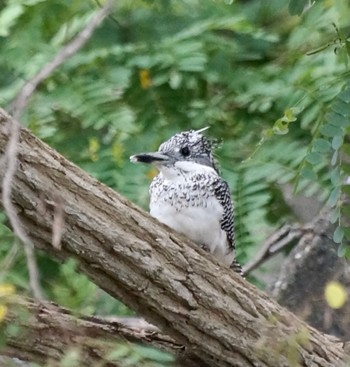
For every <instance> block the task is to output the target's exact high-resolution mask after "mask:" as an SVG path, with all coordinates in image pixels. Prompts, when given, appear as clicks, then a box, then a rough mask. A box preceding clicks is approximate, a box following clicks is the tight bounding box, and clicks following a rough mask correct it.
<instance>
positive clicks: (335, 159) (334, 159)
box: [331, 150, 338, 166]
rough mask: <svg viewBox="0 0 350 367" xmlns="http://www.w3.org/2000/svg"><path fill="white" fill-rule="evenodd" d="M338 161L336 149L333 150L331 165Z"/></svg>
mask: <svg viewBox="0 0 350 367" xmlns="http://www.w3.org/2000/svg"><path fill="white" fill-rule="evenodd" d="M337 163H338V150H335V151H334V153H333V156H332V159H331V165H332V166H334V165H336V164H337Z"/></svg>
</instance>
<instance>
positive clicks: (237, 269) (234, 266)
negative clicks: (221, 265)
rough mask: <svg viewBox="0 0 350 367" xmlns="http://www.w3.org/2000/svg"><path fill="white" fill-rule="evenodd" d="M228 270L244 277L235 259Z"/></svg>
mask: <svg viewBox="0 0 350 367" xmlns="http://www.w3.org/2000/svg"><path fill="white" fill-rule="evenodd" d="M230 269H232V270H233V271H234V272H235V273H237V274H239V275H242V277H243V276H244V274H243V270H242V266H241V264H240V263H239V262H238V261H237V260H236V259H234V260H233V262H232V264H231V265H230Z"/></svg>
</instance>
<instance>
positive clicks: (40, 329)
mask: <svg viewBox="0 0 350 367" xmlns="http://www.w3.org/2000/svg"><path fill="white" fill-rule="evenodd" d="M8 306H9V309H10V310H11V311H10V312H9V313H8V315H7V316H6V318H5V324H4V327H5V328H6V325H12V326H13V325H15V326H16V327H17V328H18V329H17V333H16V334H15V335H14V336H9V337H8V339H7V343H6V346H5V348H4V349H3V350H1V354H3V355H7V356H9V357H17V358H20V359H23V360H30V361H34V362H37V363H47V362H48V360H50V359H51V360H56V361H61V360H62V358H63V357H64V355H65V354H66V353H67V351H69V350H72V349H75V350H79V351H80V355H79V356H80V358H79V366H82V367H83V366H87V367H89V366H94V365H96V364H97V363H98V364H100V365H103V366H106V365H107V366H110V367H112V366H117V365H118V364H117V363H115V362H113V360H112V359H110V358H108V354H109V353H110V352H111V351H113V350H115V348H116V342H119V343H123V344H125V343H127V342H132V343H142V344H146V345H149V346H152V347H155V348H158V349H161V350H164V351H166V352H170V353H172V354H174V355H182V354H184V347H183V346H182V345H180V344H178V343H176V342H175V341H174V340H173V339H171V338H170V337H169V336H167V335H164V334H162V333H161V332H160V331H159V329H157V328H156V327H154V326H153V325H150V324H148V323H146V322H145V321H143V322H140V320H139V321H138V322H137V323H136V322H135V320H134V322H133V323H131V322H130V320H128V319H126V320H123V318H113V319H112V320H107V319H104V318H101V317H96V316H78V315H74V314H72V313H71V312H70V311H69V310H67V309H65V308H62V307H59V306H57V305H55V304H53V303H51V302H38V301H36V300H29V299H28V300H26V299H23V298H19V297H15V298H13V299H12V300H11V301H10V303H9V304H8ZM18 315H22V316H21V317H18ZM191 366H193V365H192V364H191Z"/></svg>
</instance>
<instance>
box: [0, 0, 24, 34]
mask: <svg viewBox="0 0 350 367" xmlns="http://www.w3.org/2000/svg"><path fill="white" fill-rule="evenodd" d="M23 12H24V7H23V5H20V4H16V3H14V4H9V5H8V6H7V7H5V8H4V9H3V10H2V12H1V13H0V36H2V37H7V36H8V35H9V34H10V29H11V27H12V26H13V25H15V23H16V21H17V19H18V18H19V17H20V16H21V15H22V14H23Z"/></svg>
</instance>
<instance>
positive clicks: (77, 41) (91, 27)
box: [11, 0, 114, 120]
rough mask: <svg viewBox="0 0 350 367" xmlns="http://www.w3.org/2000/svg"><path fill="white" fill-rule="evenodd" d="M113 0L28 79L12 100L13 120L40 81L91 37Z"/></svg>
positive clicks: (111, 6) (18, 115) (106, 14)
mask: <svg viewBox="0 0 350 367" xmlns="http://www.w3.org/2000/svg"><path fill="white" fill-rule="evenodd" d="M113 4H114V0H109V1H107V2H106V3H105V5H104V6H103V8H101V10H99V11H98V12H97V13H96V14H95V16H94V17H93V18H91V20H90V22H89V23H88V24H87V25H86V26H85V28H84V29H83V30H82V31H81V32H79V33H78V35H77V36H76V37H75V38H74V39H73V40H72V41H71V42H70V43H68V44H67V45H66V46H64V47H63V48H62V49H60V50H59V51H58V53H57V54H56V56H55V57H54V58H53V59H52V60H51V61H50V62H48V63H47V64H46V65H45V66H44V67H43V68H42V69H41V70H40V71H39V72H38V73H37V74H36V75H34V77H33V78H31V79H30V80H28V81H27V82H26V83H25V84H24V86H23V88H22V89H21V91H20V92H19V94H18V95H17V96H16V97H15V98H14V100H13V102H12V108H11V112H12V115H13V117H14V119H15V120H19V117H20V115H21V114H22V111H23V110H24V109H25V108H26V107H27V105H28V101H29V98H30V97H31V95H32V94H33V93H34V91H35V90H36V88H37V87H38V85H39V84H40V83H42V82H43V81H44V80H45V79H47V77H48V76H49V75H51V74H52V73H53V71H54V70H56V69H57V68H58V67H59V66H60V65H62V64H63V63H64V62H65V61H66V60H67V59H68V58H70V57H71V56H72V55H74V54H75V53H76V52H77V51H78V50H80V49H81V48H82V47H83V46H84V45H85V43H86V42H87V41H88V40H89V39H90V38H91V36H92V34H93V32H94V31H95V29H96V28H97V27H98V26H99V25H100V24H101V23H102V21H103V20H104V19H105V18H106V16H108V15H109V14H110V12H111V11H112V8H113Z"/></svg>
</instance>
